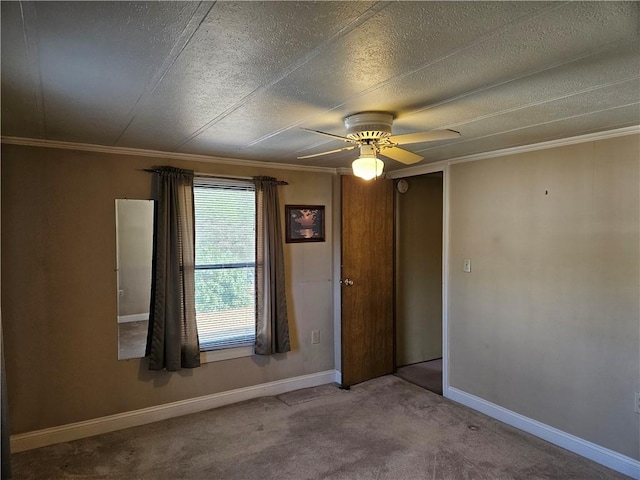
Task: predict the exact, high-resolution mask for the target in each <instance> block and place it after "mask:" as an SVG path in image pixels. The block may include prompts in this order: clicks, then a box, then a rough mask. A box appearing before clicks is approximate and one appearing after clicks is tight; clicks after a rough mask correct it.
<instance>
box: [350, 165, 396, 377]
mask: <svg viewBox="0 0 640 480" xmlns="http://www.w3.org/2000/svg"><path fill="white" fill-rule="evenodd" d="M393 248H394V243H393V181H391V180H385V179H376V180H372V181H364V180H362V179H360V178H358V177H354V176H351V175H344V176H343V177H342V276H341V279H342V288H341V290H342V385H343V386H350V385H353V384H356V383H360V382H364V381H365V380H369V379H371V378H375V377H379V376H382V375H386V374H388V373H392V372H393V369H394V336H393V334H394V324H393V312H394V310H393V278H394V277H393V273H394V272H393V259H394V252H393Z"/></svg>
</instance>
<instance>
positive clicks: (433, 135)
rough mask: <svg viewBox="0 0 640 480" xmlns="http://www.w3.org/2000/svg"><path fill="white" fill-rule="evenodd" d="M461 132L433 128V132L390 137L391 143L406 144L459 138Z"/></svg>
mask: <svg viewBox="0 0 640 480" xmlns="http://www.w3.org/2000/svg"><path fill="white" fill-rule="evenodd" d="M459 136H460V132H456V131H455V130H432V131H431V132H419V133H407V134H404V135H394V136H393V137H391V138H389V141H390V142H391V143H397V144H398V145H406V144H407V143H420V142H434V141H436V140H447V139H450V138H458V137H459Z"/></svg>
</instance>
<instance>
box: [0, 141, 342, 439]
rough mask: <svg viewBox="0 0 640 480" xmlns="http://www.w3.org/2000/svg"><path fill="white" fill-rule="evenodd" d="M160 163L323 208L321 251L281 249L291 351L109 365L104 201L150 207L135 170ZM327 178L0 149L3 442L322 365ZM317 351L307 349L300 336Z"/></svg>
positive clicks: (108, 206) (111, 309)
mask: <svg viewBox="0 0 640 480" xmlns="http://www.w3.org/2000/svg"><path fill="white" fill-rule="evenodd" d="M166 164H171V165H174V166H177V167H183V168H190V169H194V170H195V171H197V172H209V173H215V174H228V175H273V176H276V177H278V178H280V179H283V180H287V181H288V182H289V183H290V185H289V186H286V187H282V189H281V190H280V192H281V203H282V205H283V209H284V204H286V203H295V204H307V203H308V204H313V205H326V206H327V208H326V214H327V218H326V238H327V241H326V242H323V243H312V244H286V245H285V252H284V253H285V261H286V273H287V275H288V301H289V318H290V323H291V336H292V348H293V350H292V351H291V352H289V353H288V354H281V355H274V356H271V357H246V358H240V359H234V360H227V361H222V362H216V363H209V364H206V365H204V366H202V367H201V368H198V369H194V370H183V371H182V372H179V373H162V372H149V371H148V370H147V369H146V364H145V361H144V360H140V359H132V360H121V361H118V360H117V352H118V340H117V324H116V295H117V292H116V273H115V258H116V257H115V256H116V247H115V223H114V218H115V211H114V209H115V202H114V199H116V198H150V190H151V177H150V175H149V174H148V173H145V172H142V171H141V169H143V168H149V167H152V166H154V165H166ZM332 177H333V175H331V174H325V173H314V172H302V171H293V170H281V171H278V170H270V169H267V168H255V167H234V166H230V165H214V164H207V163H195V162H185V161H168V160H165V159H154V158H146V157H136V156H124V155H109V154H102V153H92V152H80V151H71V150H57V149H45V148H34V147H23V146H12V145H2V188H1V191H2V215H1V220H2V299H1V301H2V308H3V312H2V313H3V318H2V320H3V329H4V332H3V334H4V340H5V354H6V367H7V380H8V392H9V407H10V414H11V427H12V433H14V434H15V433H22V432H27V431H33V430H38V429H42V428H47V427H52V426H56V425H63V424H67V423H71V422H77V421H81V420H87V419H91V418H97V417H101V416H105V415H110V414H115V413H119V412H126V411H130V410H135V409H140V408H145V407H150V406H154V405H161V404H164V403H168V402H173V401H178V400H183V399H187V398H193V397H198V396H202V395H207V394H212V393H216V392H222V391H227V390H232V389H236V388H240V387H245V386H249V385H256V384H260V383H264V382H270V381H274V380H279V379H284V378H289V377H295V376H298V375H305V374H310V373H315V372H320V371H325V370H330V369H333V368H334V348H333V342H334V338H333V290H332V285H333V283H332V263H333V250H332V241H331V238H332V218H331V217H332V215H331V213H332V208H331V201H332ZM315 329H319V330H321V336H320V338H321V343H320V344H319V345H311V344H310V339H311V330H315Z"/></svg>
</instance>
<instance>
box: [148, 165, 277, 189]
mask: <svg viewBox="0 0 640 480" xmlns="http://www.w3.org/2000/svg"><path fill="white" fill-rule="evenodd" d="M143 171H145V172H149V173H155V172H156V170H155V169H153V168H144V169H143ZM193 176H194V177H204V178H221V179H232V180H253V178H254V177H243V176H240V175H214V174H211V173H202V172H194V174H193ZM276 183H277V184H278V185H289V182H286V181H284V180H276Z"/></svg>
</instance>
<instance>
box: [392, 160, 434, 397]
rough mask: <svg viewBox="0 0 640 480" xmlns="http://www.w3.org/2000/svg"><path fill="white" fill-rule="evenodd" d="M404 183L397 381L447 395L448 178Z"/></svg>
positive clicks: (399, 207)
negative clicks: (445, 224) (444, 312)
mask: <svg viewBox="0 0 640 480" xmlns="http://www.w3.org/2000/svg"><path fill="white" fill-rule="evenodd" d="M403 183H404V185H402V187H403V188H398V189H397V191H396V212H395V214H396V231H395V236H396V237H395V240H396V274H395V277H396V278H395V282H396V288H395V292H396V294H395V311H396V315H395V316H396V332H395V333H396V335H395V339H396V340H395V352H396V368H397V370H396V375H398V376H399V377H401V378H403V379H405V380H407V381H409V382H411V383H414V384H416V385H419V386H421V387H423V388H426V389H427V390H430V391H432V392H434V393H437V394H439V395H442V391H443V386H442V357H443V351H442V343H443V342H442V335H443V329H442V318H443V317H442V309H443V305H442V298H443V296H442V288H443V281H442V280H443V263H442V252H443V241H442V239H443V235H442V234H443V187H444V186H443V173H442V172H434V173H429V174H425V175H419V176H415V177H410V178H406V179H404V182H403ZM401 192H403V193H401Z"/></svg>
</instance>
